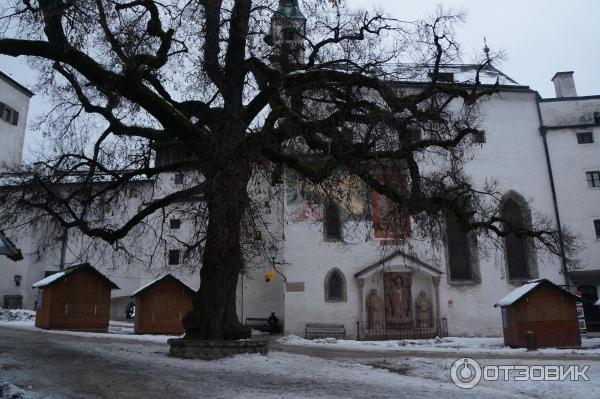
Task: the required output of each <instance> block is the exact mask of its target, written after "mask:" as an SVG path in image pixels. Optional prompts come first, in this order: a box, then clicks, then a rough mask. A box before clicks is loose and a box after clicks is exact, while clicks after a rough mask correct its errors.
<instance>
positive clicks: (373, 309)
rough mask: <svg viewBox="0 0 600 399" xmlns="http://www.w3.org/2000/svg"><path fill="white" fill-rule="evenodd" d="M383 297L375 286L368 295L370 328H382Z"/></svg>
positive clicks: (368, 325)
mask: <svg viewBox="0 0 600 399" xmlns="http://www.w3.org/2000/svg"><path fill="white" fill-rule="evenodd" d="M381 305H382V303H381V298H380V297H379V294H377V290H376V289H375V288H373V289H372V290H371V291H370V292H369V296H368V297H367V328H368V329H369V330H377V329H381V327H382V323H381Z"/></svg>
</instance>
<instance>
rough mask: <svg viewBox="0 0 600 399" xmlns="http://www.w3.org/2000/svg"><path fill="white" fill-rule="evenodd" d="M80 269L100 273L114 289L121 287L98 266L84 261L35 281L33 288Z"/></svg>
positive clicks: (40, 286) (43, 285)
mask: <svg viewBox="0 0 600 399" xmlns="http://www.w3.org/2000/svg"><path fill="white" fill-rule="evenodd" d="M78 270H90V271H92V272H94V273H95V274H96V275H98V276H99V277H100V278H102V279H103V280H104V281H106V282H107V283H108V284H109V285H110V286H111V289H113V290H118V289H119V286H118V285H116V284H115V283H113V282H112V281H111V280H110V279H109V278H108V277H106V276H105V275H104V274H102V273H100V272H99V271H98V270H97V269H96V268H94V267H92V265H90V264H89V263H82V264H80V265H75V266H69V267H68V268H66V269H64V270H62V271H60V272H58V273H55V274H52V275H50V276H48V277H46V278H43V279H41V280H40V281H38V282H37V283H34V284H33V285H32V287H33V288H42V287H45V286H47V285H50V284H52V283H53V282H55V281H56V280H59V279H61V278H63V277H64V276H66V275H67V274H70V273H73V272H76V271H78Z"/></svg>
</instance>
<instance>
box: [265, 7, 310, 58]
mask: <svg viewBox="0 0 600 399" xmlns="http://www.w3.org/2000/svg"><path fill="white" fill-rule="evenodd" d="M305 35H306V18H305V17H304V14H302V11H300V6H299V5H298V0H279V6H278V8H277V11H276V12H275V13H274V14H273V16H272V17H271V32H270V34H269V35H268V36H266V37H265V42H266V43H267V44H269V45H270V46H273V55H272V57H271V61H272V62H273V64H274V65H275V66H276V67H278V68H281V69H282V70H293V69H297V68H298V67H299V66H300V65H302V64H303V63H304V38H305Z"/></svg>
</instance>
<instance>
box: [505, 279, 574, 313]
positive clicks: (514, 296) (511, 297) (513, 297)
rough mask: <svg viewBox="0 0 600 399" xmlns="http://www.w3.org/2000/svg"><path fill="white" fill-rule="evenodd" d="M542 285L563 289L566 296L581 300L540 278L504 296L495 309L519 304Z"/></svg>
mask: <svg viewBox="0 0 600 399" xmlns="http://www.w3.org/2000/svg"><path fill="white" fill-rule="evenodd" d="M542 284H546V285H550V286H553V287H556V288H558V289H561V290H563V291H564V292H565V294H567V295H572V296H573V297H575V298H577V299H578V300H579V299H580V298H579V297H578V296H577V295H575V294H573V293H572V292H570V291H568V290H566V289H564V288H562V287H560V286H558V285H556V284H554V283H553V282H552V281H550V280H547V279H544V278H540V279H537V280H530V281H528V282H527V283H525V284H523V285H522V286H520V287H519V288H516V289H514V290H512V291H511V292H509V293H508V294H506V295H505V296H504V298H502V299H500V300H499V301H498V302H496V304H495V305H494V307H497V306H510V305H512V304H514V303H515V302H517V301H518V300H519V299H521V298H523V297H524V296H525V295H527V294H528V293H529V292H531V291H533V290H534V289H536V288H537V287H539V286H540V285H542Z"/></svg>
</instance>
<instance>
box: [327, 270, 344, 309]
mask: <svg viewBox="0 0 600 399" xmlns="http://www.w3.org/2000/svg"><path fill="white" fill-rule="evenodd" d="M325 302H346V279H345V278H344V274H343V273H342V272H341V271H340V270H339V269H331V270H330V271H329V272H328V273H327V275H326V276H325Z"/></svg>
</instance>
